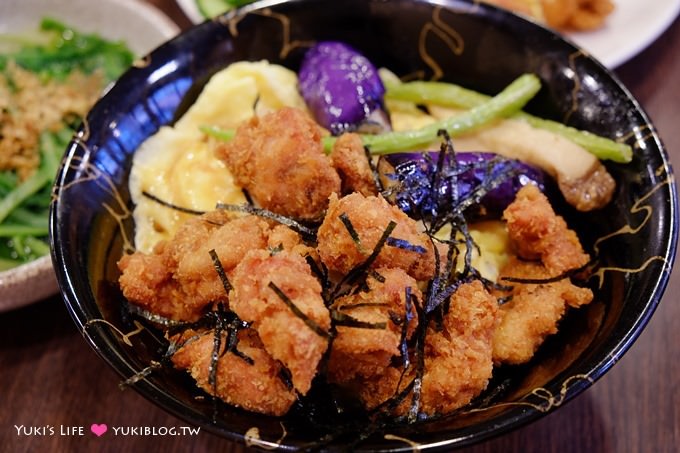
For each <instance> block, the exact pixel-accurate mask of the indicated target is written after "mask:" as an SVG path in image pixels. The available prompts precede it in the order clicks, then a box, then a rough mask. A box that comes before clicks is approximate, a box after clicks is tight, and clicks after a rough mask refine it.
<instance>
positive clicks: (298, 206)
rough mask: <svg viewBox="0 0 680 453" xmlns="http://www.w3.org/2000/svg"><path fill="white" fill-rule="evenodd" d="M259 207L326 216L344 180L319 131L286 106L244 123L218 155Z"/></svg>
mask: <svg viewBox="0 0 680 453" xmlns="http://www.w3.org/2000/svg"><path fill="white" fill-rule="evenodd" d="M216 153H217V156H218V158H220V159H222V160H223V161H224V162H225V164H226V165H227V168H229V170H230V171H231V172H232V174H233V175H234V178H235V180H236V183H237V184H238V185H239V186H241V187H243V188H245V189H246V190H247V191H248V193H249V194H250V195H251V196H252V198H253V200H255V201H256V202H257V203H258V204H259V205H261V206H262V207H263V208H265V209H269V210H270V211H274V212H276V213H279V214H283V215H286V216H290V217H294V218H298V219H305V220H313V219H319V218H321V217H322V215H323V212H324V210H325V209H326V207H327V206H328V197H329V196H330V195H331V194H332V193H339V192H340V177H339V176H338V174H337V172H336V171H335V169H333V167H332V166H331V161H330V159H329V158H328V156H326V155H325V154H324V152H323V145H322V143H321V129H320V128H319V126H318V125H317V124H316V123H315V122H314V121H313V120H312V119H310V118H309V116H308V115H306V114H305V113H304V112H302V111H301V110H299V109H295V108H291V107H286V108H282V109H279V110H276V111H273V112H271V113H268V114H266V115H264V116H262V117H253V118H252V119H251V120H250V121H248V122H246V123H244V124H242V125H241V126H239V128H238V129H237V131H236V136H235V137H234V139H233V140H231V141H230V142H228V143H224V144H223V145H221V146H220V147H219V148H218V149H217V151H216Z"/></svg>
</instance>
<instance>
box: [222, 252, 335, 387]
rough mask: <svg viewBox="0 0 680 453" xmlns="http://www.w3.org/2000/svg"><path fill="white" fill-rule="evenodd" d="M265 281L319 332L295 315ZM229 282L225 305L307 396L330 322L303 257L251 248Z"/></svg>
mask: <svg viewBox="0 0 680 453" xmlns="http://www.w3.org/2000/svg"><path fill="white" fill-rule="evenodd" d="M270 283H274V285H276V287H278V288H279V289H280V290H281V291H282V292H283V293H284V294H285V295H286V296H287V297H288V298H289V299H290V301H291V302H292V303H293V304H294V306H295V307H297V309H298V310H300V311H301V312H302V313H304V316H306V317H307V318H309V319H310V320H311V321H312V322H313V323H314V324H315V325H316V326H318V328H320V329H321V331H322V332H321V333H320V332H316V331H315V330H313V328H311V327H310V326H309V325H308V324H306V323H305V321H304V320H303V319H302V317H301V316H299V315H298V314H295V313H294V312H293V309H292V308H291V307H290V306H288V305H287V304H286V303H285V302H284V300H283V299H282V298H281V297H280V296H279V295H278V294H277V293H276V292H275V291H274V289H272V288H271V287H270V286H269V285H270ZM231 284H232V286H233V288H234V289H233V290H232V291H230V293H229V304H230V305H229V306H230V308H231V309H232V310H233V311H234V312H235V313H236V314H237V315H238V316H239V318H241V319H242V320H244V321H247V322H252V326H253V328H254V329H255V330H257V333H258V334H259V336H260V339H261V340H262V343H263V344H264V347H265V349H266V350H267V352H268V353H269V354H271V355H272V357H273V358H274V359H276V360H279V361H280V362H281V363H282V364H283V365H284V366H285V367H286V368H287V369H288V370H289V371H290V373H291V378H292V381H293V385H294V386H295V388H296V389H297V391H298V392H300V393H301V394H303V395H304V394H306V393H307V391H308V390H309V388H310V386H311V383H312V379H313V378H314V376H315V375H316V372H317V364H318V363H319V361H320V360H321V357H322V356H323V354H324V353H325V352H326V349H327V348H328V332H329V329H330V325H331V320H330V315H329V312H328V309H327V308H326V306H325V305H324V301H323V298H322V297H321V284H320V283H319V281H318V280H317V279H316V278H315V277H314V276H313V275H312V273H311V270H310V268H309V265H308V264H307V262H306V261H305V259H304V258H303V257H302V256H300V255H299V254H296V253H292V252H288V251H285V250H284V251H280V252H277V253H274V254H272V253H270V252H268V251H264V250H253V251H251V252H249V253H248V254H246V256H245V257H244V258H243V260H242V261H241V262H240V263H239V265H238V266H236V268H235V269H234V272H233V274H232V275H231Z"/></svg>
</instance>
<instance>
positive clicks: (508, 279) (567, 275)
mask: <svg viewBox="0 0 680 453" xmlns="http://www.w3.org/2000/svg"><path fill="white" fill-rule="evenodd" d="M589 265H590V263H586V264H585V265H584V266H581V267H578V268H576V269H567V270H566V271H564V272H562V273H561V274H557V275H554V276H552V277H546V278H521V277H510V276H504V277H501V280H503V281H506V282H510V283H524V284H527V285H540V284H544V283H555V282H559V281H561V280H565V279H567V278H572V277H573V276H574V275H575V274H578V273H580V272H583V271H584V270H585V269H587V268H588V266H589Z"/></svg>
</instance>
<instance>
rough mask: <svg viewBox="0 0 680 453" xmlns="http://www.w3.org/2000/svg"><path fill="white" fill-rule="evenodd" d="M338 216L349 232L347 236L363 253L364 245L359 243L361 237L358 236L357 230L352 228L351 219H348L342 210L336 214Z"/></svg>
mask: <svg viewBox="0 0 680 453" xmlns="http://www.w3.org/2000/svg"><path fill="white" fill-rule="evenodd" d="M338 218H339V219H340V221H341V222H342V224H343V225H344V226H345V228H346V229H347V232H348V233H349V236H350V237H351V238H352V240H353V241H354V243H355V244H356V246H357V249H358V250H359V251H360V252H362V253H363V251H364V247H363V246H362V245H361V238H360V237H359V233H357V230H356V229H355V228H354V225H352V221H351V220H350V219H349V216H348V215H347V213H346V212H343V213H342V214H340V215H339V216H338Z"/></svg>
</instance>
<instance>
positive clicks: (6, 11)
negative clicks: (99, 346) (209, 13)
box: [0, 0, 179, 312]
mask: <svg viewBox="0 0 680 453" xmlns="http://www.w3.org/2000/svg"><path fill="white" fill-rule="evenodd" d="M45 16H51V17H53V18H55V19H58V20H60V21H62V22H64V23H66V24H68V25H71V26H73V27H75V28H77V29H79V30H81V31H84V32H94V33H98V34H99V35H101V36H103V37H105V38H108V39H115V40H123V41H125V42H126V43H127V45H128V46H129V47H130V49H131V50H132V51H133V52H134V53H135V54H136V55H137V56H140V57H141V56H144V55H146V54H147V53H149V52H150V51H152V50H153V49H155V48H156V47H157V46H158V45H160V44H162V43H163V42H165V41H166V40H168V39H170V38H172V37H173V36H175V35H176V34H177V33H178V32H179V28H178V27H177V25H175V23H174V22H172V21H171V20H170V19H169V18H168V17H167V16H165V15H164V14H162V13H161V12H160V11H158V10H156V9H155V8H153V7H152V6H151V5H149V4H147V3H142V2H140V1H137V0H96V1H93V0H0V34H4V33H30V32H31V31H34V30H37V29H38V26H39V23H40V20H41V19H42V18H43V17H45ZM56 292H57V282H56V278H55V276H54V272H53V270H52V261H51V259H50V257H49V256H45V257H42V258H40V259H38V260H36V261H33V262H31V263H28V264H25V265H22V266H19V267H17V268H14V269H11V270H8V271H5V272H0V312H3V311H7V310H11V309H14V308H18V307H21V306H24V305H28V304H30V303H33V302H36V301H38V300H41V299H44V298H45V297H48V296H50V295H52V294H55V293H56Z"/></svg>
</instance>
